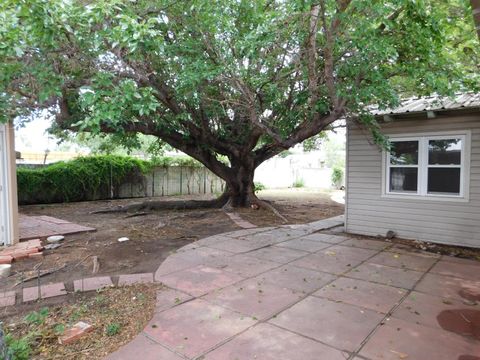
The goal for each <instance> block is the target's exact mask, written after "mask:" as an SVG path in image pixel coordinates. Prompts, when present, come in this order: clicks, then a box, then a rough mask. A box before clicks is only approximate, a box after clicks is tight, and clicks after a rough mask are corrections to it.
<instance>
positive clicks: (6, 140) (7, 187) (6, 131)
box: [0, 124, 19, 244]
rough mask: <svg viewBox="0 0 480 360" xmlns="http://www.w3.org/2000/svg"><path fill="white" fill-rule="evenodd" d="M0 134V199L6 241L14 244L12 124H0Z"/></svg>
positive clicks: (16, 233)
mask: <svg viewBox="0 0 480 360" xmlns="http://www.w3.org/2000/svg"><path fill="white" fill-rule="evenodd" d="M0 136H2V143H3V145H4V148H3V149H2V155H3V156H2V159H1V162H2V164H1V165H2V166H1V167H2V170H1V171H2V176H3V187H4V189H3V190H4V191H2V193H3V196H2V201H5V202H6V204H5V205H6V206H4V209H5V210H6V211H5V212H6V214H4V215H3V216H5V218H4V220H5V225H4V226H6V229H5V231H7V232H8V237H9V239H7V243H8V242H9V243H10V244H15V243H17V242H18V236H19V232H18V202H17V174H16V167H15V134H14V129H13V125H11V124H5V125H3V124H1V125H0Z"/></svg>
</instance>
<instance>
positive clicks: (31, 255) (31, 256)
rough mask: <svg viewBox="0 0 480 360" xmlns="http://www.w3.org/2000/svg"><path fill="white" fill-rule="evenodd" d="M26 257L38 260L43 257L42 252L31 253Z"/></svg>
mask: <svg viewBox="0 0 480 360" xmlns="http://www.w3.org/2000/svg"><path fill="white" fill-rule="evenodd" d="M28 257H29V258H40V257H43V253H42V252H37V253H33V254H28Z"/></svg>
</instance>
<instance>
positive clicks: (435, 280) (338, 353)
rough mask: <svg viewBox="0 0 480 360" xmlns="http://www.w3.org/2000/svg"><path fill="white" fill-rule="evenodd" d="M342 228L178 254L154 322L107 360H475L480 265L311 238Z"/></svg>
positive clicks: (241, 238) (243, 233)
mask: <svg viewBox="0 0 480 360" xmlns="http://www.w3.org/2000/svg"><path fill="white" fill-rule="evenodd" d="M342 221H343V219H342V218H341V217H339V218H332V219H328V220H324V221H318V222H315V223H311V224H307V225H303V226H297V227H290V228H289V227H281V228H263V229H258V228H257V229H248V230H240V231H237V232H233V233H228V234H222V235H217V236H213V237H209V238H206V239H202V240H200V241H198V242H196V243H194V244H190V245H188V246H186V247H184V248H182V249H180V250H179V251H178V252H177V253H176V254H174V255H172V256H170V257H169V258H167V260H166V261H165V262H164V263H163V264H162V265H161V266H160V267H159V269H158V270H157V272H156V274H155V280H156V281H161V282H162V283H164V284H165V285H166V286H167V287H168V288H167V289H165V290H161V291H159V293H158V297H157V308H156V311H155V314H154V316H153V318H152V320H151V321H150V323H149V324H148V325H147V326H146V327H145V329H144V330H143V332H142V333H141V334H139V335H138V336H137V337H136V338H135V339H134V340H133V341H132V342H130V343H129V344H127V345H126V346H124V347H123V348H121V349H120V350H118V351H117V352H115V353H113V354H111V355H110V356H109V357H108V359H110V360H112V359H122V360H125V359H142V360H150V359H160V360H180V359H197V360H200V359H202V360H203V359H204V360H252V359H258V360H290V359H299V360H321V359H325V360H335V359H355V360H359V359H371V360H373V359H382V360H385V359H394V360H398V359H408V360H410V359H418V360H426V359H435V360H442V359H445V360H447V359H448V360H453V359H455V360H475V359H476V360H478V359H480V340H479V339H480V305H477V301H480V264H479V263H478V262H475V261H469V260H462V259H457V258H450V257H445V256H439V255H435V254H430V253H425V252H414V251H413V250H411V249H409V248H406V247H402V246H399V245H393V246H392V244H391V243H388V242H384V241H376V240H356V239H353V238H350V237H345V236H340V235H331V234H327V233H321V232H318V231H320V230H323V229H326V228H329V227H332V226H335V225H339V224H341V223H342Z"/></svg>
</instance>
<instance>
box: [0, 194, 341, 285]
mask: <svg viewBox="0 0 480 360" xmlns="http://www.w3.org/2000/svg"><path fill="white" fill-rule="evenodd" d="M330 196H331V194H330V193H329V192H322V191H319V190H307V189H286V190H266V191H263V192H262V193H261V194H260V198H261V199H264V200H268V201H270V202H271V204H272V205H273V206H274V207H275V208H276V209H277V210H278V211H279V212H280V213H281V214H282V215H283V216H285V217H286V218H287V219H288V221H289V223H291V224H294V223H305V222H310V221H316V220H320V219H323V218H327V217H331V216H336V215H339V214H342V213H343V211H344V207H343V205H341V204H338V203H336V202H334V201H332V200H331V199H330ZM179 199H182V200H187V199H208V198H205V197H199V196H196V197H193V196H189V197H187V196H183V197H178V196H177V197H170V198H168V199H166V200H165V201H168V200H179ZM142 200H143V199H129V200H112V201H92V202H79V203H67V204H50V205H32V206H23V207H21V208H20V212H22V213H24V214H27V215H48V216H53V217H57V218H61V219H65V220H68V221H71V222H74V223H77V224H80V225H85V226H91V227H94V228H96V229H97V231H96V232H92V233H83V234H75V235H69V236H67V237H66V238H65V241H64V244H63V245H62V247H60V248H58V249H55V250H51V251H44V256H43V259H38V260H37V259H25V260H21V261H18V262H15V263H14V264H13V266H12V274H14V275H13V276H10V278H9V279H8V281H7V283H5V281H3V283H0V287H1V288H5V287H11V286H12V285H13V284H14V283H16V282H18V281H19V279H20V278H21V276H24V277H26V274H27V272H28V271H31V270H32V269H34V268H36V269H41V270H45V269H51V268H56V267H60V266H63V264H66V267H65V268H64V269H62V270H60V271H57V272H55V273H54V274H51V275H48V276H45V277H44V278H42V279H41V281H42V283H51V282H58V281H63V282H68V281H71V280H75V279H79V278H82V277H89V276H92V269H93V260H92V257H93V256H97V257H98V259H99V262H100V270H99V272H98V273H97V274H95V276H98V275H110V276H115V275H118V274H129V273H132V274H133V273H144V272H154V271H155V270H156V269H157V268H158V266H159V265H160V264H161V263H162V262H163V261H164V260H165V258H166V257H167V256H168V255H169V254H171V253H172V252H174V251H175V250H177V249H178V248H180V247H182V246H184V245H187V244H189V243H191V242H194V241H196V240H199V239H201V238H204V237H207V236H211V235H216V234H220V233H224V232H229V231H233V230H238V229H240V228H239V227H238V226H236V225H235V224H234V223H233V222H232V221H231V220H230V219H229V218H228V216H227V215H226V214H225V212H224V211H223V210H220V209H201V210H176V211H172V210H158V211H154V212H151V213H148V214H147V215H144V216H138V217H128V216H129V214H124V213H112V214H92V212H94V211H97V210H100V209H104V208H110V207H116V206H118V205H125V204H129V203H134V202H139V201H142ZM157 200H158V199H157ZM238 213H239V214H240V215H241V216H242V218H244V219H245V220H248V221H250V222H251V223H253V224H255V225H258V226H270V225H282V224H283V222H282V221H281V219H279V218H278V217H277V216H276V215H274V214H273V213H272V212H271V211H270V210H267V209H260V210H255V209H242V210H239V211H238ZM120 237H128V238H129V239H130V240H129V241H126V242H122V243H119V242H118V241H117V240H118V238H120ZM35 283H36V281H33V280H32V281H30V283H25V284H24V286H32V285H34V284H35Z"/></svg>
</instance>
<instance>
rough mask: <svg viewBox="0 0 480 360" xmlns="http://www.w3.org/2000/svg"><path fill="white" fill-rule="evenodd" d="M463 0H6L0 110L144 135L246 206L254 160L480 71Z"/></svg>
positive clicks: (1, 10) (375, 130) (370, 126)
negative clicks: (41, 113)
mask: <svg viewBox="0 0 480 360" xmlns="http://www.w3.org/2000/svg"><path fill="white" fill-rule="evenodd" d="M468 6H469V5H468V1H467V0H450V1H438V0H430V1H429V0H392V1H383V0H382V1H379V0H337V1H334V0H314V1H307V0H216V1H212V0H184V1H177V0H158V1H146V0H131V1H128V0H102V1H94V0H70V1H65V0H3V2H2V4H1V5H0V17H1V24H0V36H1V38H0V59H1V64H0V73H1V76H0V116H2V118H3V121H6V120H9V119H11V118H13V117H15V116H18V115H22V114H26V113H28V112H31V111H35V110H37V109H39V108H50V109H52V111H54V112H55V115H56V117H55V122H56V126H57V128H58V129H68V130H72V131H87V132H92V133H113V134H117V135H120V136H124V137H134V136H135V134H138V133H142V134H146V135H153V136H156V137H158V138H160V139H161V140H162V141H164V142H166V143H168V144H170V145H171V146H173V147H175V148H177V149H179V150H181V151H183V152H185V153H186V154H188V155H190V156H191V157H193V158H195V159H197V160H198V161H200V162H201V163H203V164H204V165H205V166H206V167H207V168H209V169H210V170H211V171H213V172H214V173H215V174H217V175H218V176H219V177H221V178H222V179H224V180H225V182H226V184H227V192H226V194H224V196H223V197H222V201H227V200H230V202H231V204H232V205H233V206H245V205H248V204H249V203H250V202H252V201H256V197H255V195H254V191H253V190H254V186H253V175H254V171H255V168H256V167H258V166H259V165H260V164H261V163H262V162H264V161H265V160H267V159H269V158H271V157H272V156H275V155H276V154H278V153H280V152H282V151H284V150H286V149H288V148H290V147H292V146H294V145H295V144H298V143H300V142H303V141H304V140H306V139H309V138H311V137H312V136H315V135H317V134H319V133H320V132H322V131H324V130H325V129H328V128H329V127H330V126H331V124H332V123H333V122H334V121H335V120H337V119H339V118H345V119H347V120H348V121H353V122H356V123H357V124H359V125H360V126H364V127H365V128H366V129H367V130H369V131H371V132H372V134H373V136H374V138H375V140H376V141H377V142H382V141H384V138H383V137H382V136H381V134H380V132H379V126H378V124H377V122H376V120H375V119H374V118H373V117H371V116H370V115H369V114H368V111H367V106H368V105H369V104H373V103H374V104H378V105H379V106H380V107H389V106H395V105H396V104H398V102H399V99H400V98H401V96H402V95H404V94H412V93H415V94H417V95H425V94H430V93H432V92H435V93H439V94H452V93H453V92H455V91H457V90H462V91H465V90H466V89H469V88H472V87H474V86H475V85H478V75H477V71H476V70H478V69H477V68H476V66H477V65H478V62H476V60H478V48H479V46H478V43H477V44H475V43H474V42H475V41H478V39H476V37H475V30H474V26H473V19H472V17H471V10H470V9H469V7H468ZM459 14H461V15H460V16H459ZM462 14H463V16H462ZM225 159H227V160H225Z"/></svg>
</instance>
